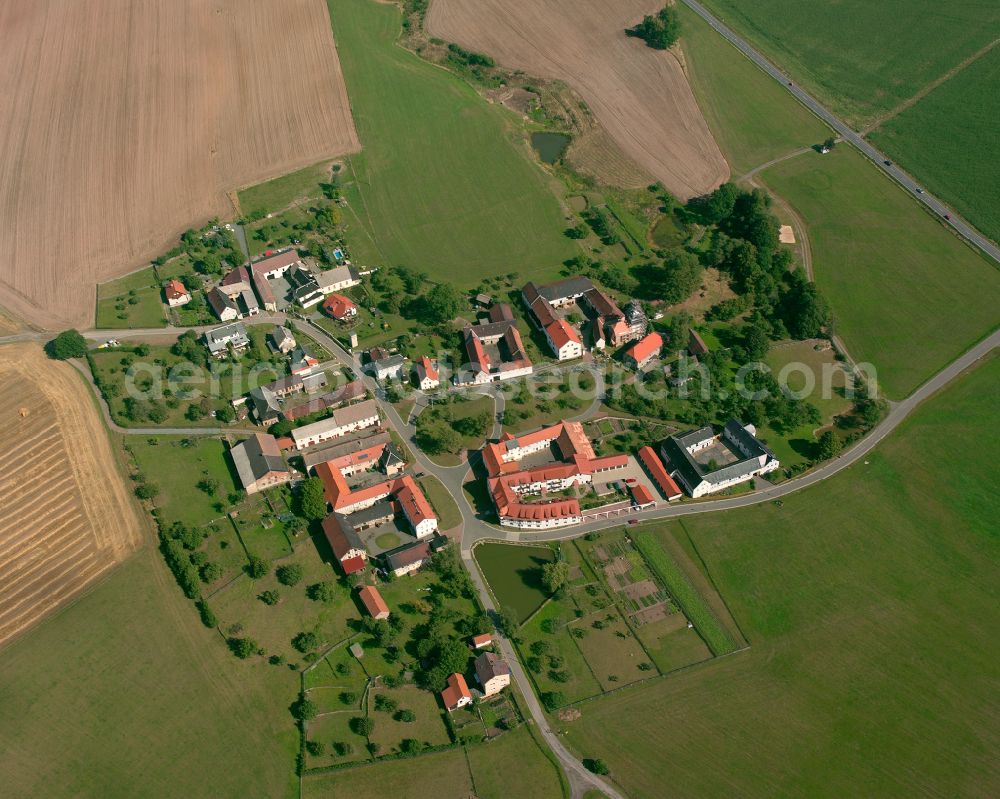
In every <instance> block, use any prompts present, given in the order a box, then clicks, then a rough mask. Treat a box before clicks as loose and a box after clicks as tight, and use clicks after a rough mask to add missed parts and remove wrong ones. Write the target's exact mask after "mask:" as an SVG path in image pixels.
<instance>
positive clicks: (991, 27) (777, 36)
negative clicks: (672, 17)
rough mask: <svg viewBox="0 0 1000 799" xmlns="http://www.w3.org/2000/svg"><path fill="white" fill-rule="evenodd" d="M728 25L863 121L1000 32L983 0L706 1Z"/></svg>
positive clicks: (997, 17)
mask: <svg viewBox="0 0 1000 799" xmlns="http://www.w3.org/2000/svg"><path fill="white" fill-rule="evenodd" d="M705 5H706V6H708V7H709V8H710V9H712V10H713V11H714V12H715V13H716V14H718V15H721V16H722V17H723V18H724V19H725V21H726V23H727V24H728V25H729V26H730V27H733V28H735V29H736V30H738V31H739V32H740V33H741V34H743V35H745V36H746V37H747V38H748V39H749V40H750V41H752V42H753V43H754V44H755V45H756V46H757V47H759V48H760V49H761V50H762V51H763V52H764V53H765V54H766V55H767V56H768V57H769V58H770V59H771V60H772V61H774V62H775V63H776V64H779V65H781V66H782V68H784V69H785V70H787V72H788V73H789V74H790V75H792V76H794V78H795V79H796V80H798V81H799V82H800V83H802V84H803V85H804V86H806V87H807V88H808V89H809V90H810V91H813V92H815V93H816V94H817V95H818V96H819V97H820V98H821V99H823V100H824V101H826V102H828V103H830V104H831V105H832V106H833V109H834V110H835V111H837V112H838V113H840V114H841V115H842V116H846V117H847V119H848V121H849V122H852V123H853V124H854V125H855V127H859V126H860V125H861V124H862V123H864V122H865V121H867V120H869V119H871V118H872V117H873V116H875V115H877V114H879V113H881V112H884V111H887V110H888V109H891V108H893V107H895V106H896V105H898V104H899V103H900V102H902V101H903V100H906V99H907V98H909V97H912V96H913V95H914V94H916V93H917V92H918V91H919V90H920V89H921V88H922V87H923V86H925V85H927V84H928V83H930V82H931V81H933V80H934V79H936V78H938V77H939V76H941V75H943V74H944V73H945V72H947V71H948V70H949V69H951V68H952V67H954V66H956V65H957V64H959V63H960V62H961V61H962V60H964V59H965V58H967V57H969V56H970V55H972V54H973V53H974V52H975V51H976V50H978V49H979V48H981V47H983V46H984V45H985V44H987V43H989V42H990V41H992V40H993V39H995V38H996V37H997V35H998V34H1000V6H997V5H996V4H995V3H983V2H981V0H954V2H951V3H949V4H948V5H947V6H941V5H940V4H938V3H935V2H933V0H883V2H881V3H869V2H866V0H841V2H837V3H801V2H795V0H758V1H757V2H755V3H745V2H741V0H706V3H705Z"/></svg>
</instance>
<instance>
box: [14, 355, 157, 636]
mask: <svg viewBox="0 0 1000 799" xmlns="http://www.w3.org/2000/svg"><path fill="white" fill-rule="evenodd" d="M86 391H87V389H86V387H85V386H84V383H83V381H82V380H81V379H80V377H79V376H78V375H77V374H76V373H75V372H74V370H73V367H71V366H70V365H68V364H64V363H55V362H53V361H50V360H48V359H47V358H46V357H45V355H44V354H43V353H42V350H41V348H40V347H38V346H37V345H35V344H23V345H16V346H5V347H0V429H2V430H3V431H4V435H3V437H2V438H0V463H3V464H4V469H3V472H2V474H0V645H2V644H3V643H4V642H5V641H7V640H9V639H10V638H11V637H13V636H14V635H16V634H17V633H19V632H21V631H22V630H24V629H26V628H27V627H29V626H30V625H31V624H33V623H35V622H36V621H38V620H39V619H40V618H41V617H42V616H44V615H45V614H46V613H48V612H49V611H51V610H53V609H54V608H56V607H58V606H59V605H61V604H62V603H64V602H65V601H66V600H67V599H69V598H70V597H72V596H73V595H74V594H76V593H78V592H79V591H80V590H82V589H83V588H84V587H85V586H86V585H88V584H89V583H90V582H91V581H92V580H93V579H94V578H95V577H97V576H98V575H99V574H101V573H102V572H104V571H105V570H106V569H108V568H109V567H110V566H112V565H114V564H115V563H117V562H118V561H120V560H122V559H123V558H124V557H125V556H126V555H128V553H130V552H131V551H132V550H134V549H135V548H136V547H137V546H138V544H139V541H140V531H141V527H140V521H139V518H138V515H137V513H136V510H135V507H134V505H133V503H132V502H131V500H130V498H129V496H128V493H127V489H126V486H125V484H124V481H123V480H122V477H121V475H120V474H119V473H118V471H117V470H116V469H115V466H114V455H113V453H112V451H111V444H110V442H109V441H108V437H107V434H106V432H105V428H104V425H103V423H102V422H101V419H100V417H99V416H98V414H97V410H96V409H95V408H94V405H93V403H92V402H91V399H90V397H88V396H87V394H86Z"/></svg>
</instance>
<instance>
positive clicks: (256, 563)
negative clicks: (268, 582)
mask: <svg viewBox="0 0 1000 799" xmlns="http://www.w3.org/2000/svg"><path fill="white" fill-rule="evenodd" d="M243 570H244V571H245V572H246V573H247V574H248V575H250V577H251V578H252V579H254V580H259V579H260V578H261V577H264V576H265V575H266V574H267V573H268V572H269V571H271V565H270V564H269V563H268V562H267V561H266V560H264V559H263V558H262V557H260V556H259V555H248V556H247V565H246V566H245V567H244V569H243Z"/></svg>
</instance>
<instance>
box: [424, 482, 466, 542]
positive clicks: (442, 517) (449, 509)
mask: <svg viewBox="0 0 1000 799" xmlns="http://www.w3.org/2000/svg"><path fill="white" fill-rule="evenodd" d="M418 482H419V483H420V487H421V488H422V489H423V490H424V495H425V496H426V497H427V501H428V502H430V503H431V507H432V508H434V511H435V512H436V513H437V515H438V529H439V530H441V531H442V532H443V531H445V530H450V529H451V528H453V527H458V526H459V525H460V524H461V523H462V512H461V511H460V510H459V509H458V505H457V504H456V501H455V498H454V497H452V495H451V494H449V493H448V489H447V488H445V487H444V484H443V483H442V482H441V481H440V480H438V479H437V478H436V477H435V476H434V475H432V474H429V475H426V476H424V477H421V478H420V480H419V481H418Z"/></svg>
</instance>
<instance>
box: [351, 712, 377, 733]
mask: <svg viewBox="0 0 1000 799" xmlns="http://www.w3.org/2000/svg"><path fill="white" fill-rule="evenodd" d="M351 731H352V732H354V734H355V735H363V736H364V737H365V738H367V737H368V736H369V735H371V734H372V733H373V732H374V731H375V722H374V721H372V720H371V719H369V718H365V717H364V716H355V717H354V718H353V719H351Z"/></svg>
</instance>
